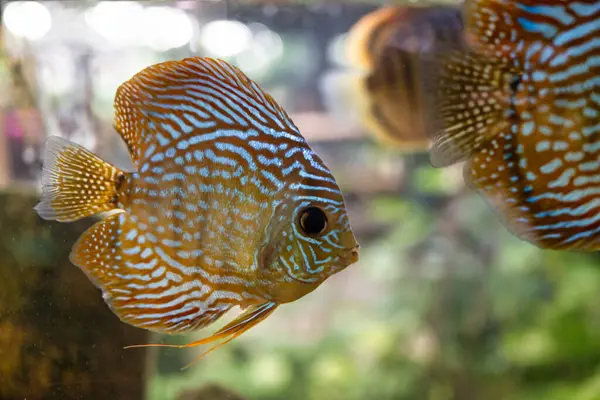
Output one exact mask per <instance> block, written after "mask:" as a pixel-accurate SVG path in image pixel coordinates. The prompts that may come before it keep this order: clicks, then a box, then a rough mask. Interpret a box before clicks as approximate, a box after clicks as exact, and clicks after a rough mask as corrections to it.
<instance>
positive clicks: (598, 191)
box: [431, 0, 600, 251]
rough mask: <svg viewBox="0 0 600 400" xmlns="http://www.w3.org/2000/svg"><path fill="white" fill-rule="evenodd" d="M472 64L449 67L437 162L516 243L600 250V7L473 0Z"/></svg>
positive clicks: (443, 79) (458, 58)
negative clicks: (484, 203) (489, 209)
mask: <svg viewBox="0 0 600 400" xmlns="http://www.w3.org/2000/svg"><path fill="white" fill-rule="evenodd" d="M465 25H466V38H467V42H468V44H469V45H470V46H471V48H472V52H471V53H455V54H452V55H451V56H449V57H448V58H446V59H444V60H443V61H442V62H443V64H444V66H443V67H440V69H441V70H442V73H441V74H440V76H438V79H437V85H438V90H437V91H436V96H437V99H436V100H437V104H438V107H439V109H438V110H439V115H440V116H441V121H439V123H440V125H441V129H440V130H439V131H438V132H437V133H436V135H435V137H434V146H433V149H432V152H431V158H432V162H433V164H434V165H437V166H445V165H449V164H452V163H454V162H457V161H463V160H468V163H467V165H466V167H465V176H466V180H467V181H468V182H469V184H470V185H471V186H472V187H474V188H475V189H476V190H478V191H479V192H480V193H482V194H483V195H484V197H485V198H486V199H487V200H488V201H489V203H490V204H491V205H492V206H493V207H494V208H495V209H497V210H498V211H499V213H500V214H501V215H502V216H503V219H504V220H505V223H506V225H507V226H508V227H509V228H510V229H511V231H513V232H514V233H516V234H517V235H518V236H520V237H522V238H524V239H527V240H529V241H530V242H532V243H534V244H536V245H538V246H540V247H543V248H551V249H563V250H583V251H595V250H598V249H600V138H599V134H600V95H599V93H600V89H599V88H600V1H597V0H593V1H592V0H585V1H577V2H573V1H559V0H554V1H545V2H543V4H542V2H539V1H534V0H520V1H507V0H504V1H501V0H473V1H469V2H467V3H466V4H465Z"/></svg>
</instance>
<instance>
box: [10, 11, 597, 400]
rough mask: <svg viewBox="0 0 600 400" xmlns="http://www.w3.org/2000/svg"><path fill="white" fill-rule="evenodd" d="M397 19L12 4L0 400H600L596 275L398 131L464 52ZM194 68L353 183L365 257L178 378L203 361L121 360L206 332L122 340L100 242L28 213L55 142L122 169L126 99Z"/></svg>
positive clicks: (351, 197)
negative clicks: (162, 70)
mask: <svg viewBox="0 0 600 400" xmlns="http://www.w3.org/2000/svg"><path fill="white" fill-rule="evenodd" d="M386 4H387V8H385V10H386V11H385V12H381V10H382V9H381V7H382V4H380V3H378V2H376V1H373V2H370V3H369V2H364V3H360V2H356V1H337V2H336V1H323V2H319V1H316V0H314V1H313V0H310V1H302V2H291V1H290V2H286V1H277V0H272V1H254V0H247V1H237V2H233V1H225V0H207V1H187V0H186V1H164V2H152V1H143V2H134V1H101V2H97V1H93V0H86V1H44V2H34V1H18V2H17V1H15V2H6V1H3V2H2V8H1V10H2V12H1V14H0V19H1V22H2V31H1V33H0V34H1V40H0V43H1V44H0V46H1V47H0V85H1V89H0V399H23V398H27V399H28V400H30V399H71V398H78V399H103V400H104V399H113V400H118V399H127V400H137V399H149V400H167V399H169V400H170V399H190V400H191V399H205V400H212V399H233V400H236V399H256V400H258V399H261V400H279V399H281V400H305V399H307V400H338V399H339V400H369V399H377V400H388V399H389V400H392V399H394V400H396V399H411V400H412V399H431V400H446V399H448V400H449V399H457V400H470V399H486V400H493V399H524V400H527V399H546V400H553V399H561V400H562V399H573V400H592V399H600V341H599V340H598V336H599V333H600V302H599V301H598V299H599V293H600V256H598V254H576V253H565V252H544V251H540V250H538V249H537V248H535V247H533V246H531V245H530V244H528V243H525V242H522V241H520V240H518V239H517V238H515V237H513V236H512V235H510V234H509V233H508V232H507V231H506V230H505V229H504V228H503V227H502V225H501V224H500V222H499V221H498V219H497V217H496V216H495V215H494V214H492V211H491V210H490V208H488V207H487V205H486V203H485V202H484V200H483V199H481V198H480V197H479V196H477V195H475V194H473V193H471V192H470V191H468V190H467V189H466V188H465V187H464V183H463V179H462V171H461V166H455V167H452V168H446V169H433V168H432V167H431V166H430V165H429V161H428V157H427V154H426V150H427V138H426V136H425V134H424V133H422V132H421V131H420V130H419V127H418V126H417V125H418V123H416V122H414V121H413V122H411V123H410V124H409V123H408V122H407V121H408V119H406V118H408V117H406V118H405V117H404V114H406V110H407V109H408V108H411V107H413V108H414V107H417V106H415V105H416V104H417V105H418V104H419V103H418V98H417V97H418V95H423V93H420V94H419V93H417V92H414V88H413V89H410V90H409V89H406V87H407V82H408V81H409V80H410V79H411V74H410V73H404V74H403V72H402V71H407V70H408V69H407V68H408V67H407V65H410V62H411V57H412V54H414V53H415V52H423V51H425V52H426V51H432V50H431V49H432V48H435V46H433V45H434V44H435V41H436V38H438V37H439V35H438V34H439V33H440V30H443V29H447V31H445V32H446V33H447V32H450V33H454V34H456V33H457V32H458V33H460V13H459V12H458V8H456V7H457V6H458V3H457V2H453V1H449V2H445V3H444V2H440V1H438V2H424V1H423V2H421V1H416V0H413V1H410V2H401V1H398V2H396V3H394V4H393V5H391V6H390V4H389V3H388V2H386ZM415 7H417V8H415ZM417 21H418V22H419V23H418V24H417V23H416V22H417ZM357 23H358V24H357ZM359 24H360V25H359ZM390 43H391V44H393V45H389V44H390ZM432 43H433V45H432ZM390 46H391V47H392V48H395V49H396V50H395V51H396V56H397V58H394V57H389V56H388V55H385V54H387V53H386V50H385V49H389V48H390ZM432 46H433V47H432ZM189 55H204V56H212V57H218V58H222V59H225V60H227V61H230V62H231V63H233V64H235V65H237V66H239V67H240V68H241V69H242V70H243V71H244V72H246V73H247V74H248V75H249V76H250V77H251V78H252V79H254V80H256V81H257V82H258V83H259V84H260V85H261V86H262V87H263V88H264V89H266V90H267V91H268V92H269V93H271V94H272V95H273V96H274V97H275V98H276V99H277V100H278V101H279V103H280V104H281V105H282V106H283V107H284V108H285V109H286V110H287V111H288V113H290V115H291V117H292V119H293V120H294V122H295V123H296V124H297V125H298V127H299V128H300V130H301V132H302V133H303V135H304V136H305V137H306V139H307V140H308V142H309V143H310V145H311V146H312V147H313V148H314V150H315V151H316V152H317V153H319V155H320V156H321V157H322V158H323V159H324V160H325V162H326V163H327V165H328V166H329V167H330V168H331V169H332V171H333V173H334V175H335V176H336V178H337V180H338V182H339V183H340V186H341V187H342V189H343V191H344V193H345V196H346V199H347V203H348V207H349V211H350V217H351V221H352V225H353V227H354V230H355V231H356V233H357V236H358V239H359V242H360V243H361V245H362V247H361V251H362V252H361V259H360V261H359V263H357V264H355V265H353V266H351V267H350V268H348V269H346V270H345V271H343V272H342V273H339V274H337V275H335V276H333V277H332V278H330V279H329V280H328V281H327V282H326V284H324V285H323V286H322V287H320V288H319V289H318V290H317V291H315V292H313V293H311V294H310V295H308V296H306V297H305V298H302V299H301V300H299V301H296V302H294V303H292V304H288V305H285V306H283V307H280V308H279V309H278V310H277V311H276V312H275V313H274V314H273V315H272V316H271V317H270V318H268V319H267V320H266V321H265V322H263V323H261V324H259V325H258V326H257V327H255V328H253V329H252V330H250V331H249V332H247V333H245V334H244V335H242V336H241V337H240V338H239V339H236V340H235V341H233V342H231V343H230V344H228V345H227V346H224V347H222V348H220V349H219V350H218V351H216V352H214V353H211V354H210V355H209V356H208V357H206V358H205V359H203V360H201V361H200V362H198V363H197V364H195V365H194V366H193V367H191V368H190V369H186V370H184V371H181V370H180V369H181V367H183V366H184V365H185V364H186V363H187V362H189V361H191V360H192V359H193V358H194V356H196V355H198V354H199V353H200V352H201V351H202V349H200V348H197V349H189V350H188V349H186V350H178V349H166V350H163V349H161V350H157V349H150V350H147V349H130V350H124V349H123V346H126V345H130V344H140V343H150V342H159V341H162V342H164V343H172V344H178V343H186V342H189V341H192V340H194V339H195V338H198V337H201V336H205V335H206V332H198V333H196V334H193V335H187V336H173V337H158V336H155V335H153V334H149V333H148V332H146V331H142V330H139V329H135V328H132V327H129V326H126V325H124V324H122V323H120V322H119V320H118V318H117V317H116V316H114V315H113V314H112V313H111V312H110V311H109V310H108V308H107V307H106V306H105V304H104V303H103V301H102V299H101V296H100V292H99V291H98V290H97V289H96V288H95V287H94V286H93V285H92V284H91V283H90V282H89V281H88V280H87V278H85V276H84V275H83V273H82V272H81V271H80V270H79V269H77V268H76V267H74V266H73V265H71V264H70V263H69V261H68V254H69V251H70V248H71V246H72V244H73V243H74V242H75V240H76V239H77V237H78V236H79V235H80V234H81V233H82V232H83V231H84V230H85V229H86V228H87V227H89V226H90V225H91V223H92V221H90V220H87V221H80V222H78V223H74V224H57V223H49V222H46V221H43V220H41V219H40V218H38V217H37V215H36V214H35V212H34V211H33V209H32V207H33V206H34V205H35V203H36V202H37V196H38V194H39V193H38V191H39V188H40V185H39V177H40V173H41V152H42V150H43V142H44V140H45V138H46V137H47V136H50V135H60V136H63V137H66V138H69V139H70V140H73V141H75V142H77V143H80V144H82V145H84V146H85V147H87V148H89V149H91V150H93V151H94V152H96V153H97V154H99V155H100V156H101V157H103V158H105V159H106V160H108V161H110V162H113V163H115V164H116V165H118V166H121V167H127V166H128V165H129V160H128V156H127V153H126V151H125V146H124V145H123V144H122V143H121V141H120V138H119V136H118V135H117V134H116V133H115V131H114V129H113V127H112V116H113V108H112V102H113V98H114V94H115V90H116V89H117V87H118V86H119V85H120V84H121V83H122V82H123V81H125V80H127V79H129V78H130V77H131V76H132V75H133V74H134V73H136V72H138V71H139V70H141V69H142V68H144V67H146V66H148V65H150V64H154V63H157V62H161V61H165V60H169V59H178V58H183V57H185V56H189ZM384 55H385V56H384ZM398 59H399V60H404V61H402V62H401V63H400V64H390V63H392V61H390V60H398ZM390 65H392V66H395V67H393V68H392V67H390ZM398 65H400V67H398ZM378 82H379V83H378ZM381 82H383V84H381ZM382 88H383V89H382ZM390 88H392V89H394V90H391V89H390ZM402 88H405V89H406V90H404V91H402ZM396 89H397V90H396ZM409 95H410V96H409ZM413 95H414V98H413V97H412V96H413ZM417 108H418V107H417ZM403 113H404V114H403ZM415 113H416V114H414V115H418V110H417V111H415ZM415 124H417V125H415ZM407 143H408V145H407ZM231 317H233V315H231V316H228V317H226V318H225V319H226V320H229V319H231ZM224 322H225V321H223V323H224ZM223 323H219V324H218V325H222V324H223ZM212 329H215V328H214V327H211V328H210V330H212Z"/></svg>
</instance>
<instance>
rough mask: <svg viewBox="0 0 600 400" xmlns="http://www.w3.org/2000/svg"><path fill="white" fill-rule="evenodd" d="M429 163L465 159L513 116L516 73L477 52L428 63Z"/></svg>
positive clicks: (454, 54)
mask: <svg viewBox="0 0 600 400" xmlns="http://www.w3.org/2000/svg"><path fill="white" fill-rule="evenodd" d="M423 65H424V68H425V72H423V76H424V77H425V79H424V82H425V84H424V87H425V90H427V92H428V93H429V96H428V98H427V99H426V100H425V105H424V109H425V111H426V121H427V132H429V133H430V135H431V140H432V147H431V151H430V160H431V163H432V165H434V166H435V167H445V166H449V165H452V164H456V163H458V162H461V161H466V160H467V159H468V158H469V157H470V156H472V155H473V154H475V153H476V152H477V151H478V150H479V149H480V148H481V147H482V146H483V145H484V144H485V143H486V142H487V141H488V140H489V139H491V138H493V137H496V136H497V135H498V134H499V133H501V132H503V131H505V130H506V127H507V126H508V122H507V121H508V120H509V119H510V118H513V117H514V115H513V114H512V113H513V111H512V109H511V108H510V100H511V99H510V94H511V92H510V87H509V84H510V83H511V82H512V81H511V79H513V77H514V74H515V72H514V71H512V70H511V69H509V68H508V67H505V66H504V65H501V64H498V63H496V62H495V61H493V60H490V59H488V58H483V57H481V56H479V55H477V54H475V53H472V52H466V51H457V50H452V51H449V52H447V53H443V54H442V53H441V54H439V55H436V56H434V57H430V58H427V59H425V58H424V61H423Z"/></svg>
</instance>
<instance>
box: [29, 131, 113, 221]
mask: <svg viewBox="0 0 600 400" xmlns="http://www.w3.org/2000/svg"><path fill="white" fill-rule="evenodd" d="M43 162H44V166H43V172H42V195H41V199H40V202H39V203H38V204H37V205H36V206H35V208H34V209H35V210H36V211H37V213H38V215H39V216H40V217H41V218H43V219H46V220H55V221H59V222H71V221H76V220H79V219H81V218H85V217H89V216H92V215H95V214H98V213H101V212H104V211H110V210H113V209H116V208H117V203H116V199H117V185H118V182H119V180H120V179H121V178H122V177H123V176H124V172H122V171H121V170H119V169H118V168H116V167H114V166H112V165H111V164H109V163H107V162H106V161H104V160H102V159H100V158H99V157H97V156H96V155H94V154H93V153H91V152H90V151H88V150H86V149H85V148H83V147H82V146H80V145H78V144H76V143H73V142H71V141H68V140H66V139H63V138H60V137H58V136H51V137H50V138H48V140H47V142H46V148H45V150H44V156H43Z"/></svg>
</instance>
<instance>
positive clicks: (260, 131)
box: [36, 57, 358, 351]
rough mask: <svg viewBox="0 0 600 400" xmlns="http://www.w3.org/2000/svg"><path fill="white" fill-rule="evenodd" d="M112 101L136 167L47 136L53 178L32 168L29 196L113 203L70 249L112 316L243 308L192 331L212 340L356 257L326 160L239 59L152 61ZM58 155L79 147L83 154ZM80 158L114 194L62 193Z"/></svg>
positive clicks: (169, 317) (194, 314)
mask: <svg viewBox="0 0 600 400" xmlns="http://www.w3.org/2000/svg"><path fill="white" fill-rule="evenodd" d="M115 110H116V116H115V128H116V130H117V131H118V132H119V133H120V135H121V137H122V138H123V140H124V141H125V142H126V144H127V147H128V149H129V151H130V154H131V157H132V161H133V164H134V166H135V167H136V171H134V172H132V173H125V172H122V171H119V170H117V169H116V168H114V167H112V166H110V165H109V164H107V163H106V162H104V161H102V160H100V159H99V158H97V157H96V156H94V155H93V154H91V153H90V152H88V151H86V150H84V149H83V148H81V147H80V146H78V145H76V144H74V143H71V142H68V141H65V140H62V139H58V138H50V139H49V145H48V149H49V150H48V152H47V156H46V162H45V164H47V165H49V166H50V168H46V169H45V172H48V173H51V175H49V176H60V177H61V180H60V181H56V180H50V179H45V180H44V179H43V181H44V182H46V185H45V186H44V193H43V195H42V202H41V203H40V204H39V205H38V206H36V209H37V210H38V212H39V213H40V215H41V216H42V217H53V216H54V215H56V214H59V213H58V212H57V210H63V209H64V207H65V206H67V205H69V204H72V203H73V201H74V199H79V200H78V201H77V202H76V204H77V209H76V210H73V216H72V217H73V218H72V220H74V219H78V218H80V217H82V216H87V215H92V214H95V211H96V209H97V208H98V207H99V206H100V207H101V208H102V210H108V209H115V210H117V211H118V212H119V213H117V214H113V215H111V216H109V217H108V218H106V219H104V220H103V221H101V222H99V223H97V224H95V225H94V226H92V227H91V228H90V229H89V230H88V231H86V232H85V233H84V234H83V235H82V236H81V238H80V239H79V240H78V241H77V243H76V244H75V245H74V246H73V250H72V252H71V261H72V262H73V264H75V265H77V266H78V267H79V268H81V269H82V270H83V271H84V272H85V273H86V274H87V276H88V277H89V278H90V280H91V281H92V282H94V283H95V284H96V286H98V287H99V288H100V289H101V290H102V291H103V297H104V299H105V301H106V302H107V304H108V305H109V306H110V308H111V309H112V310H113V312H114V313H115V314H116V315H117V316H118V317H119V318H121V320H122V321H124V322H126V323H129V324H131V325H133V326H136V327H140V328H145V329H149V330H152V331H156V332H163V333H183V332H188V331H191V330H195V329H198V328H202V327H205V326H208V325H210V324H211V323H212V322H214V321H216V320H217V319H218V318H220V317H221V316H222V315H223V314H224V313H225V312H227V311H228V310H230V309H231V308H232V307H235V306H240V307H241V308H243V309H244V308H248V310H247V311H246V312H245V313H243V314H242V315H240V316H239V317H238V318H236V319H235V320H234V321H233V322H231V323H230V324H229V325H226V326H225V327H224V328H222V329H221V330H219V331H218V332H217V333H215V334H213V335H211V336H209V337H207V338H205V339H202V340H200V341H196V342H194V343H191V344H189V345H190V346H196V345H199V344H205V343H211V342H214V341H218V340H223V341H222V342H221V343H220V344H219V345H222V344H224V343H226V342H228V341H229V340H232V339H233V338H235V337H237V336H239V335H240V334H242V333H243V332H244V331H246V330H247V329H249V328H250V327H252V326H253V325H255V324H257V323H258V322H260V321H262V320H264V319H265V318H266V317H267V316H268V315H270V314H271V313H272V312H273V311H274V310H275V309H276V308H277V307H278V306H279V305H280V304H282V303H287V302H291V301H295V300H297V299H298V298H300V297H302V296H304V295H306V294H308V293H310V292H311V291H313V290H314V289H316V288H317V287H318V286H319V285H320V284H321V283H322V282H323V281H324V280H325V279H327V278H328V277H329V276H331V275H332V274H334V273H336V272H339V271H340V270H342V269H344V268H345V267H346V266H348V265H350V264H352V263H353V262H355V261H356V260H357V259H358V253H357V249H358V243H357V242H356V239H355V238H354V234H353V233H352V229H351V228H350V222H349V219H348V216H347V214H346V210H345V205H344V200H343V196H342V193H341V190H340V189H339V187H338V185H337V183H336V181H335V179H334V177H333V176H332V175H331V172H330V171H329V169H328V168H327V167H326V166H325V164H324V163H323V162H322V160H321V159H320V158H319V157H318V155H316V154H315V153H314V152H313V151H312V149H311V148H310V147H309V146H308V144H307V143H306V141H305V140H304V138H303V137H302V136H301V135H300V133H299V131H298V129H297V128H296V127H295V125H294V124H293V122H292V121H291V119H290V118H289V116H288V115H287V114H286V112H285V111H284V110H283V109H282V108H281V107H280V106H279V105H278V104H277V103H276V102H275V100H274V99H273V98H272V97H271V96H269V95H268V94H267V93H266V92H264V91H263V90H262V89H260V87H259V86H258V85H257V84H256V83H254V82H253V81H251V80H250V79H249V78H248V77H246V76H245V75H244V74H243V73H242V72H241V71H240V70H239V69H237V68H235V67H233V66H231V65H229V64H227V63H226V62H223V61H219V60H213V59H210V58H199V57H193V58H187V59H183V60H180V61H169V62H165V63H161V64H156V65H153V66H150V67H148V68H146V69H144V70H142V71H141V72H139V73H138V74H136V75H135V76H134V77H132V78H131V79H130V80H128V81H127V82H125V83H123V84H122V85H121V86H120V87H119V88H118V89H117V94H116V97H115ZM63 154H81V155H82V157H80V159H82V160H85V162H86V163H87V164H85V163H80V162H78V160H79V159H75V160H72V159H70V158H69V159H65V158H64V157H63ZM89 160H91V164H90V161H89ZM87 165H100V166H103V168H102V169H100V171H104V172H103V174H104V175H102V176H101V178H102V179H104V180H106V181H107V182H109V183H110V185H109V186H107V187H108V194H110V195H111V196H112V197H111V203H108V202H107V201H106V200H105V197H106V196H104V197H102V196H100V197H98V196H92V197H90V196H87V194H88V193H86V192H84V191H76V192H70V193H64V191H63V190H64V188H66V187H71V186H72V184H71V186H68V185H66V184H65V183H64V182H67V183H69V184H70V182H77V179H79V176H78V175H79V174H80V173H81V172H80V171H81V169H79V170H78V169H77V168H73V167H81V168H83V171H86V170H85V168H86V167H87ZM115 176H116V177H118V182H114V181H115V179H116V178H115ZM92 189H93V188H92ZM96 192H100V191H99V190H96V189H94V190H92V194H95V193H96ZM97 198H100V199H104V200H103V201H104V202H102V203H101V204H100V205H97V204H95V203H93V202H94V201H95V202H96V203H98V200H96V199H97ZM50 219H51V218H50ZM219 345H217V346H215V347H213V348H212V349H214V348H216V347H218V346H219ZM212 349H211V350H212ZM209 351H210V350H209Z"/></svg>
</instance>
